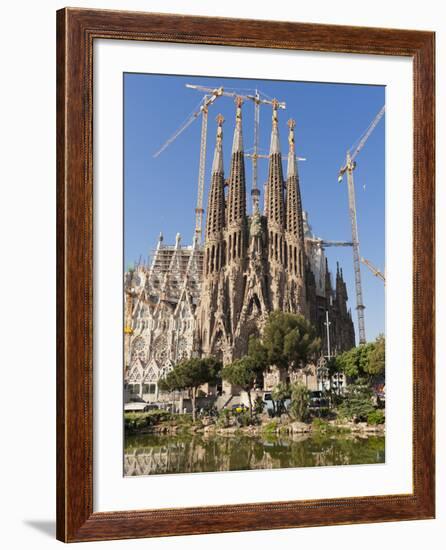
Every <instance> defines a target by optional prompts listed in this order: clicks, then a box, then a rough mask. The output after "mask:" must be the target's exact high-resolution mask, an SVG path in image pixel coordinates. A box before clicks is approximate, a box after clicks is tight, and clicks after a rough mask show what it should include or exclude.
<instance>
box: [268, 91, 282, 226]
mask: <svg viewBox="0 0 446 550" xmlns="http://www.w3.org/2000/svg"><path fill="white" fill-rule="evenodd" d="M278 106H279V102H278V101H277V100H276V99H275V100H274V101H273V116H272V130H271V147H270V160H269V172H268V192H267V196H268V208H267V213H266V214H267V217H268V223H269V224H272V225H276V226H278V227H279V228H280V229H282V228H283V227H284V222H285V219H284V218H285V216H284V201H283V172H282V155H281V153H280V142H279V128H278V116H277V109H278Z"/></svg>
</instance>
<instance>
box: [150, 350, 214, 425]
mask: <svg viewBox="0 0 446 550" xmlns="http://www.w3.org/2000/svg"><path fill="white" fill-rule="evenodd" d="M221 367H222V365H221V363H220V362H219V361H217V360H216V359H215V358H214V357H205V358H201V359H199V358H197V357H192V358H190V359H186V360H184V361H181V362H180V363H178V364H177V365H175V367H174V368H173V369H172V370H171V371H170V372H169V373H168V374H167V375H166V377H165V378H162V379H160V380H159V382H158V386H159V388H160V389H161V390H166V391H173V390H188V391H189V393H190V395H191V399H192V417H193V419H194V420H195V412H196V410H195V409H196V395H197V390H198V388H199V387H200V386H202V385H203V384H215V383H216V382H217V380H218V378H219V375H220V371H221Z"/></svg>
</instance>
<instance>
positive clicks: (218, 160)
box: [212, 114, 225, 174]
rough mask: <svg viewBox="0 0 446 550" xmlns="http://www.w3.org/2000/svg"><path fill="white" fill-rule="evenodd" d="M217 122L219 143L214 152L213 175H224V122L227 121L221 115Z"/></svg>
mask: <svg viewBox="0 0 446 550" xmlns="http://www.w3.org/2000/svg"><path fill="white" fill-rule="evenodd" d="M216 121H217V141H216V143H215V151H214V161H213V163H212V174H216V173H222V174H223V147H222V142H223V128H222V126H223V122H224V121H225V119H224V118H223V116H222V115H221V114H219V115H218V116H217V118H216Z"/></svg>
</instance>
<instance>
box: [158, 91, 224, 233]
mask: <svg viewBox="0 0 446 550" xmlns="http://www.w3.org/2000/svg"><path fill="white" fill-rule="evenodd" d="M222 95H223V88H221V87H220V88H216V89H214V90H212V94H211V95H205V96H204V97H203V99H202V100H201V102H200V105H199V108H198V109H197V110H196V111H195V112H193V113H192V114H191V115H190V116H189V118H188V119H187V120H186V122H185V123H184V124H182V126H180V128H179V129H178V130H177V131H176V132H175V133H174V134H173V135H172V136H171V137H170V138H169V139H168V140H167V141H166V142H165V143H164V144H163V146H162V147H161V148H160V149H158V151H157V152H156V153H155V154H154V155H153V157H154V158H156V157H158V156H159V155H160V154H161V153H162V152H163V151H164V150H165V149H167V147H168V146H169V145H170V144H171V143H172V142H173V141H175V140H176V139H177V137H178V136H179V135H180V134H182V133H183V132H184V130H186V128H188V127H189V126H190V125H191V124H192V123H193V122H194V120H196V119H197V118H198V117H199V116H200V115H201V138H200V161H199V165H198V193H197V204H196V208H195V239H196V240H197V242H198V243H201V235H202V232H203V213H204V209H203V192H204V176H205V170H206V138H207V128H208V110H209V107H210V106H211V105H212V104H213V103H214V102H215V101H216V100H217V99H218V98H219V97H220V96H222Z"/></svg>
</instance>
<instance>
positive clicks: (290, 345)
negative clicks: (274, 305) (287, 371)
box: [263, 311, 321, 370]
mask: <svg viewBox="0 0 446 550" xmlns="http://www.w3.org/2000/svg"><path fill="white" fill-rule="evenodd" d="M320 345H321V341H320V338H318V336H317V334H316V330H315V328H314V327H313V325H312V324H311V323H310V322H309V321H307V320H306V319H305V317H303V316H302V315H296V314H294V313H284V312H282V311H274V312H273V313H271V315H270V316H269V318H268V321H267V323H266V325H265V329H264V332H263V346H264V348H265V349H266V353H267V359H268V362H269V364H271V365H276V366H277V367H281V368H288V367H291V368H292V369H294V370H296V369H298V368H300V367H301V366H302V365H304V364H305V363H306V362H307V361H308V360H309V359H311V358H312V356H314V355H315V354H316V353H317V352H318V351H319V349H320Z"/></svg>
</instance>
